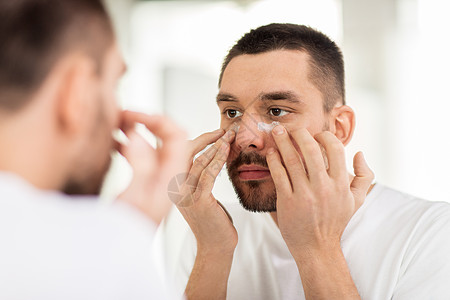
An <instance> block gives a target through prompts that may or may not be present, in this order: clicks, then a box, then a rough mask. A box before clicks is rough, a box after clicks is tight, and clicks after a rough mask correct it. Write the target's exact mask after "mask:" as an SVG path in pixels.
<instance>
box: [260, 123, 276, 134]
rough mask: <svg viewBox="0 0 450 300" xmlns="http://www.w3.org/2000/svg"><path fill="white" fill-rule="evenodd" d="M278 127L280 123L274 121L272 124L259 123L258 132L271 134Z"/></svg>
mask: <svg viewBox="0 0 450 300" xmlns="http://www.w3.org/2000/svg"><path fill="white" fill-rule="evenodd" d="M277 125H280V122H277V121H273V122H272V123H264V122H258V130H259V131H261V132H266V133H270V132H271V131H272V129H273V128H274V127H275V126H277Z"/></svg>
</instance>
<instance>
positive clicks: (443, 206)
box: [362, 184, 450, 223]
mask: <svg viewBox="0 0 450 300" xmlns="http://www.w3.org/2000/svg"><path fill="white" fill-rule="evenodd" d="M362 211H363V212H365V213H366V214H370V215H371V216H372V217H374V216H375V215H377V216H378V217H379V218H386V219H391V220H396V221H397V222H400V221H403V222H404V223H410V222H414V223H416V222H418V221H420V220H422V221H426V220H435V219H436V218H448V217H449V215H450V204H449V203H447V202H439V201H429V200H425V199H421V198H418V197H415V196H412V195H410V194H407V193H403V192H400V191H397V190H394V189H392V188H389V187H386V186H383V185H381V184H377V185H375V187H374V188H373V190H372V191H371V193H369V195H368V196H367V198H366V202H365V203H364V205H363V206H362Z"/></svg>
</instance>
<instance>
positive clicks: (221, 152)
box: [176, 130, 238, 256]
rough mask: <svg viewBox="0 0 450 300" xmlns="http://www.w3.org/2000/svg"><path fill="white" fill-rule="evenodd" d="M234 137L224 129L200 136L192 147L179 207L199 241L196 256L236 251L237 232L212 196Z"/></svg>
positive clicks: (233, 133) (193, 142)
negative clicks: (208, 146)
mask: <svg viewBox="0 0 450 300" xmlns="http://www.w3.org/2000/svg"><path fill="white" fill-rule="evenodd" d="M234 138H235V132H234V131H233V130H229V131H227V132H226V133H225V134H224V131H223V130H222V131H221V130H217V131H214V132H209V133H205V134H203V135H201V136H199V137H197V138H196V139H195V140H193V141H191V142H190V145H189V155H190V156H189V157H190V159H189V162H187V163H186V170H187V178H186V181H185V182H184V183H183V185H182V186H181V188H180V194H181V195H178V199H177V203H176V204H177V207H178V209H179V211H180V212H181V214H182V215H183V217H184V218H185V219H186V221H187V222H188V224H189V226H190V227H191V230H192V232H193V233H194V235H195V237H196V239H197V254H200V255H202V256H209V255H212V256H215V255H230V256H232V254H233V252H234V249H235V248H236V244H237V240H238V237H237V232H236V229H235V228H234V226H233V224H232V221H231V219H230V218H229V216H228V213H227V212H226V211H225V210H224V208H223V207H222V205H221V204H220V203H219V202H218V201H217V200H216V199H215V198H214V196H213V195H212V189H213V186H214V182H215V180H216V178H217V176H218V175H219V173H220V171H221V170H222V168H223V166H224V164H225V162H226V159H227V157H228V154H229V151H230V143H231V142H232V141H233V139H234ZM214 142H215V143H214ZM211 143H214V144H213V145H212V146H211V147H210V148H208V149H207V150H206V151H205V152H204V153H203V154H201V155H200V156H199V157H197V158H196V159H195V161H194V157H195V156H196V155H197V154H198V153H199V152H200V151H201V150H203V149H204V148H205V147H206V146H207V145H209V144H211Z"/></svg>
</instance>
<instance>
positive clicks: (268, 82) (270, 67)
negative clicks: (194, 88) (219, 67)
mask: <svg viewBox="0 0 450 300" xmlns="http://www.w3.org/2000/svg"><path fill="white" fill-rule="evenodd" d="M309 69H310V66H309V55H308V54H307V53H306V52H304V51H299V50H276V51H270V52H265V53H260V54H255V55H248V54H245V55H240V56H237V57H235V58H233V59H232V60H231V61H230V63H229V64H228V66H227V67H226V69H225V71H224V73H223V78H222V82H221V85H220V92H230V93H231V92H233V93H244V92H245V93H250V92H254V93H261V92H264V91H267V92H270V91H271V90H274V89H275V90H296V91H297V92H301V93H302V94H304V93H306V92H314V91H317V89H316V88H315V87H314V85H313V84H312V83H311V81H310V80H309Z"/></svg>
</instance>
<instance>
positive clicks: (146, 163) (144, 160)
mask: <svg viewBox="0 0 450 300" xmlns="http://www.w3.org/2000/svg"><path fill="white" fill-rule="evenodd" d="M128 138H129V143H128V145H127V146H125V145H123V146H122V151H121V152H122V153H123V156H124V157H125V158H126V160H127V161H128V163H129V164H130V166H131V168H132V170H133V175H134V179H135V180H140V179H141V178H148V177H149V176H150V177H151V176H153V175H154V174H155V172H156V171H157V170H156V169H157V167H158V165H157V155H156V151H155V149H153V148H152V147H151V146H150V144H148V143H147V142H146V141H145V139H144V138H143V137H142V136H140V135H139V134H138V133H137V132H136V131H131V132H128ZM141 176H145V177H141Z"/></svg>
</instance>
